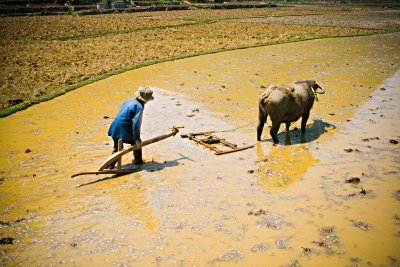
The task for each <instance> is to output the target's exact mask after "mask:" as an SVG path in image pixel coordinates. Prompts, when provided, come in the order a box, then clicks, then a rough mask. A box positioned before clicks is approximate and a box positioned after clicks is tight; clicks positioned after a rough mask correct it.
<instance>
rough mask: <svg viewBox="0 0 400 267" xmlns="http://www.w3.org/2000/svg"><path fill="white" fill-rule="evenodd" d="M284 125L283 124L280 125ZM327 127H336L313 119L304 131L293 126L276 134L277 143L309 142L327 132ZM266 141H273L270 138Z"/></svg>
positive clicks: (288, 144)
mask: <svg viewBox="0 0 400 267" xmlns="http://www.w3.org/2000/svg"><path fill="white" fill-rule="evenodd" d="M281 127H284V124H282V125H281ZM327 129H336V126H335V125H333V124H330V123H328V122H325V121H322V120H314V122H313V123H312V124H308V125H307V126H306V132H305V133H302V132H301V129H299V128H297V127H294V128H293V129H289V131H288V132H287V131H284V132H281V133H279V134H278V139H279V144H284V145H286V146H290V145H297V144H304V143H309V142H312V141H315V140H317V139H318V138H319V137H320V136H321V135H323V134H325V133H326V132H328V130H327ZM266 141H270V142H273V140H272V138H270V139H267V140H266Z"/></svg>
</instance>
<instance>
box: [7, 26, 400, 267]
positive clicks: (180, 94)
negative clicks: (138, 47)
mask: <svg viewBox="0 0 400 267" xmlns="http://www.w3.org/2000/svg"><path fill="white" fill-rule="evenodd" d="M399 48H400V35H398V34H391V35H384V36H371V37H357V38H341V39H325V40H314V41H307V42H301V43H291V44H283V45H275V46H268V47H260V48H254V49H245V50H238V51H231V52H225V53H219V54H213V55H207V56H200V57H194V58H189V59H185V60H179V61H174V62H167V63H162V64H158V65H154V66H150V67H146V68H142V69H138V70H134V71H131V72H127V73H124V74H121V75H117V76H113V77H111V78H108V79H106V80H103V81H99V82H97V83H94V84H91V85H88V86H85V87H83V88H80V89H78V90H76V91H73V92H69V93H67V94H66V95H64V96H61V97H59V98H57V99H54V100H51V101H49V102H45V103H41V104H39V105H36V106H33V107H31V108H29V109H27V110H24V111H21V112H18V113H16V114H13V115H11V116H9V117H6V118H3V119H1V120H0V136H1V138H0V163H1V164H0V166H1V167H0V178H1V180H0V238H1V239H2V238H7V237H10V238H13V244H12V245H11V244H8V245H6V244H3V245H0V265H5V266H8V265H11V266H12V265H22V266H47V265H61V264H64V265H66V266H93V265H98V266H110V265H111V266H134V265H140V266H151V265H161V266H176V265H179V266H194V265H196V266H205V265H215V266H224V265H238V266H282V265H288V266H300V265H301V266H353V265H359V266H370V265H371V266H390V265H394V266H398V265H399V264H400V253H399V251H400V191H399V190H400V186H399V182H400V181H399V179H400V175H399V172H400V163H399V162H400V158H399V148H398V145H396V144H393V143H390V142H389V140H390V139H393V140H397V141H399V139H400V133H399V127H398V126H397V120H398V118H399V115H400V109H399V106H398V103H399V101H400V94H399V91H400V88H399V84H400V82H399V81H400V73H399V72H397V73H396V70H397V69H399V64H400V58H399V51H400V50H399ZM395 73H396V74H395ZM394 74H395V75H394ZM393 75H394V76H393ZM298 79H315V80H316V81H317V82H318V83H319V84H320V85H321V86H322V87H323V88H324V89H325V90H326V94H325V95H320V96H319V100H320V101H319V102H316V103H315V104H314V107H313V110H312V111H311V117H310V119H309V121H308V125H307V129H306V134H305V136H303V135H301V132H300V131H299V130H298V129H296V127H299V123H298V122H297V123H295V124H294V125H292V126H291V130H290V131H289V133H285V132H281V133H280V134H279V140H280V144H279V145H278V146H272V143H271V138H270V136H269V133H268V128H267V127H266V129H265V130H264V134H263V141H262V142H258V143H257V142H256V134H255V127H256V125H255V121H256V120H257V98H258V96H259V95H260V94H261V93H262V92H263V87H266V86H267V85H268V84H269V83H290V82H292V81H294V80H298ZM143 85H149V86H152V87H153V89H154V91H155V93H154V95H155V100H154V101H152V102H150V103H148V105H146V108H145V113H144V118H143V125H142V139H144V140H146V139H148V138H151V137H154V136H157V135H160V134H163V133H166V132H168V127H169V126H171V125H173V124H176V125H178V124H180V125H184V126H185V129H182V130H181V132H182V133H188V132H201V131H210V130H217V131H221V132H217V133H215V134H216V135H218V136H220V137H224V138H226V139H227V140H228V141H231V142H233V143H236V144H238V145H239V146H244V145H249V144H254V145H255V147H254V148H252V149H248V150H244V151H241V152H236V153H232V154H227V155H223V156H216V155H214V154H213V153H212V152H211V151H209V150H207V149H204V148H202V147H200V146H198V145H196V144H194V143H193V142H191V141H189V140H187V139H183V138H181V137H180V136H176V137H171V138H170V139H167V140H164V141H161V142H159V143H155V144H152V145H149V146H147V147H145V148H144V149H143V153H144V158H145V161H146V162H147V163H146V164H145V165H143V166H142V167H140V168H137V172H135V173H133V174H129V175H124V176H119V177H114V176H111V175H100V176H96V175H87V176H79V177H76V178H74V179H71V178H70V176H71V175H72V174H74V173H78V172H82V171H95V170H97V168H98V166H100V164H101V163H102V162H103V161H104V160H105V159H106V158H107V157H108V155H109V154H110V153H111V147H112V144H111V140H110V139H109V138H108V137H107V134H106V132H107V129H108V126H109V125H110V123H111V121H112V117H113V116H114V115H115V114H116V112H117V110H118V108H119V105H120V104H121V103H122V102H123V101H124V100H125V99H126V98H128V97H132V95H133V92H134V91H135V90H136V88H137V87H138V86H143ZM379 88H383V89H382V90H380V89H379ZM283 128H284V127H282V129H281V130H283ZM233 129H235V130H234V131H226V130H233ZM392 142H393V141H392ZM345 149H347V150H348V151H349V152H346V151H345ZM131 160H132V155H127V156H126V157H125V158H124V159H123V164H124V167H132V165H131V164H130V162H131ZM351 177H358V178H359V179H360V183H359V184H348V183H345V180H346V179H350V178H351ZM362 190H365V191H363V192H361V191H362Z"/></svg>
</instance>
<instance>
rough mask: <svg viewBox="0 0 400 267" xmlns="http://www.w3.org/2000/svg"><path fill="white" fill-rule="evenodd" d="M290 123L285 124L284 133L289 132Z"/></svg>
mask: <svg viewBox="0 0 400 267" xmlns="http://www.w3.org/2000/svg"><path fill="white" fill-rule="evenodd" d="M289 127H290V122H286V131H287V132H289Z"/></svg>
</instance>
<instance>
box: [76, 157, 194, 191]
mask: <svg viewBox="0 0 400 267" xmlns="http://www.w3.org/2000/svg"><path fill="white" fill-rule="evenodd" d="M179 155H180V156H181V157H180V158H177V159H175V160H169V161H164V162H157V161H154V160H153V161H150V162H146V163H145V164H143V165H140V166H136V165H135V164H133V163H129V164H125V165H122V169H131V170H132V172H129V173H125V174H115V175H112V176H108V177H104V178H101V179H98V180H96V181H92V182H89V183H86V184H80V185H78V186H77V187H83V186H87V185H91V184H96V183H100V182H104V181H107V180H112V179H115V178H118V177H120V176H125V175H127V174H132V173H137V172H140V171H147V172H155V171H160V170H162V169H165V168H170V167H176V166H178V165H179V161H181V160H191V159H190V158H189V157H186V156H184V155H182V154H179ZM191 161H192V160H191Z"/></svg>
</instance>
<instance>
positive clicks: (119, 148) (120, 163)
mask: <svg viewBox="0 0 400 267" xmlns="http://www.w3.org/2000/svg"><path fill="white" fill-rule="evenodd" d="M121 150H122V139H119V140H118V151H121ZM121 166H122V157H120V158H119V159H118V161H117V169H118V170H120V169H121Z"/></svg>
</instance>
